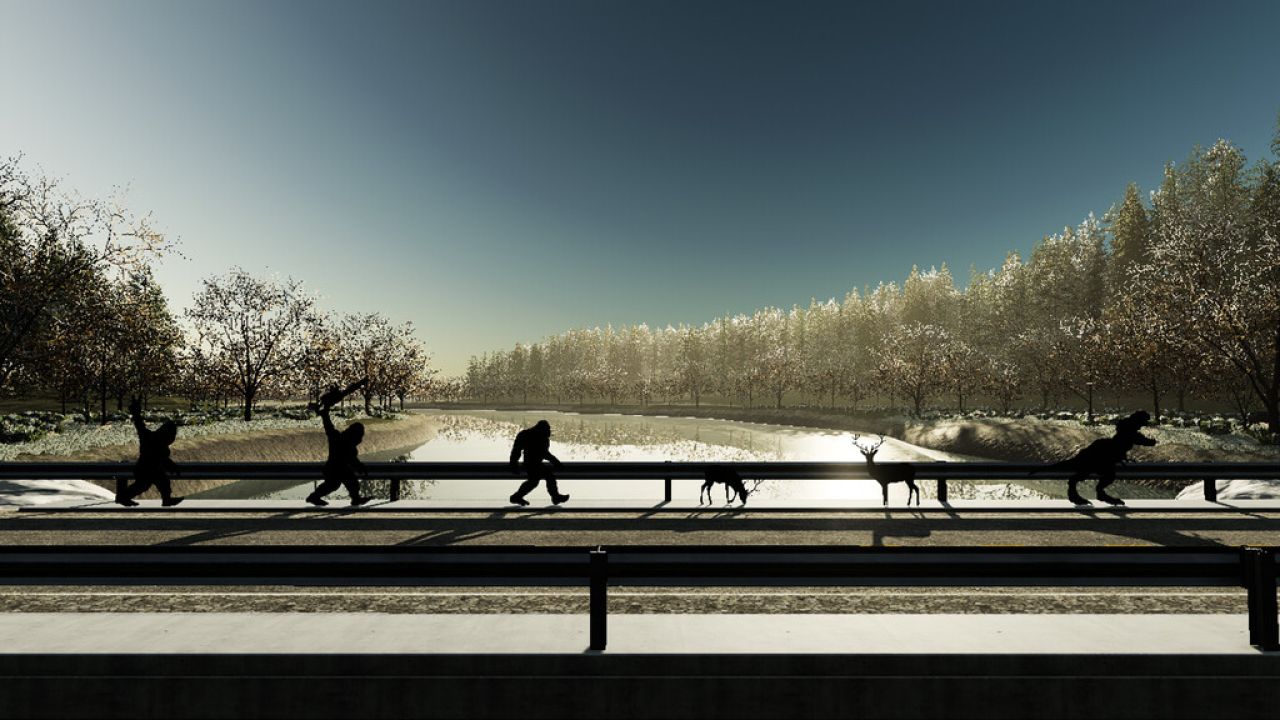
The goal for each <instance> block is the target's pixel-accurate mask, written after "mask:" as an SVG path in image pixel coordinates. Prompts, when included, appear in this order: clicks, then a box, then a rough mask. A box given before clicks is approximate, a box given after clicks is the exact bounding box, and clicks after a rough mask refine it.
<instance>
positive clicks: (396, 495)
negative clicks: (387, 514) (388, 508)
mask: <svg viewBox="0 0 1280 720" xmlns="http://www.w3.org/2000/svg"><path fill="white" fill-rule="evenodd" d="M399 499H400V478H391V502H395V501H397V500H399Z"/></svg>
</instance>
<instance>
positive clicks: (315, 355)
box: [0, 159, 434, 420]
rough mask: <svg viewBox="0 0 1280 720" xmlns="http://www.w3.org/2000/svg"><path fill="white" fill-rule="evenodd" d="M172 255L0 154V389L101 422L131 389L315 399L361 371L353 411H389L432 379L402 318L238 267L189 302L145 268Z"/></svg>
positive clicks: (119, 212)
mask: <svg viewBox="0 0 1280 720" xmlns="http://www.w3.org/2000/svg"><path fill="white" fill-rule="evenodd" d="M171 250H172V247H171V245H170V243H168V242H167V241H166V240H165V238H164V237H163V236H162V235H161V234H159V233H158V232H156V231H155V230H153V229H152V226H151V223H150V222H149V218H147V217H145V216H138V215H135V214H132V213H130V212H129V211H128V210H127V209H125V208H124V207H123V206H122V205H120V203H119V202H118V201H117V199H116V198H110V199H107V200H95V199H84V198H81V197H79V196H76V195H74V194H71V193H69V192H66V191H64V190H63V189H62V188H60V187H59V185H58V183H57V182H56V181H54V180H51V179H49V178H47V177H40V176H32V175H30V174H29V173H27V172H25V171H24V170H23V169H22V168H21V167H20V163H19V161H18V160H17V159H9V160H4V161H0V394H5V395H25V396H30V395H34V394H45V395H53V396H55V397H56V398H57V399H58V400H59V401H60V402H61V404H62V408H63V412H64V413H65V412H66V411H67V408H68V407H75V408H78V409H79V410H80V411H81V412H82V413H83V414H84V416H85V418H86V420H87V419H90V418H91V416H92V414H93V412H94V411H95V410H96V411H97V412H98V416H99V417H100V418H102V419H103V420H105V418H106V417H107V414H108V411H109V407H114V409H116V410H119V409H121V408H122V407H123V406H124V405H125V403H126V402H127V400H128V398H129V396H132V395H140V396H142V397H144V398H145V397H148V396H156V395H161V394H163V395H176V396H181V397H184V398H187V399H188V400H189V401H190V402H191V403H192V405H193V406H199V405H200V404H220V405H222V406H226V405H227V404H228V403H229V402H232V401H234V402H237V403H238V404H241V405H242V406H243V410H244V418H245V419H246V420H249V419H251V417H252V414H253V410H254V406H255V404H256V403H258V402H259V401H261V400H264V399H293V398H307V399H315V398H317V397H318V396H319V394H320V393H321V392H322V391H323V390H324V389H325V387H327V386H328V385H329V384H330V383H334V382H342V381H345V380H350V379H352V378H356V377H368V378H369V383H368V386H367V387H366V388H365V390H364V397H363V400H364V405H365V410H366V411H370V410H372V407H373V406H374V404H375V403H376V404H378V405H381V406H387V405H389V404H391V403H392V402H393V401H394V400H398V401H399V403H400V404H401V405H403V403H404V399H405V398H406V397H407V396H410V395H415V394H419V393H423V392H425V390H426V388H427V386H428V385H429V383H430V381H431V377H432V375H433V373H434V371H433V370H431V369H430V367H429V365H428V360H429V358H428V355H427V353H426V351H425V349H424V348H423V345H422V342H421V341H420V340H418V339H417V337H416V336H415V334H414V329H413V326H412V324H411V323H405V324H403V325H394V324H392V323H391V322H390V321H388V320H387V319H386V318H385V317H383V316H382V315H380V314H377V313H368V314H353V315H335V314H333V313H328V312H324V311H322V310H320V309H319V308H318V307H317V306H316V303H315V299H314V298H313V297H312V296H311V295H309V294H308V293H306V292H305V291H304V290H303V288H302V286H301V284H300V283H299V282H297V281H295V280H292V279H280V278H256V277H253V276H251V275H249V274H247V273H245V272H244V271H242V270H238V269H237V270H233V271H231V272H229V273H227V274H226V275H223V276H220V277H211V278H207V279H205V280H204V281H203V284H202V288H201V290H200V291H199V292H198V293H197V294H196V296H195V298H194V299H193V302H192V306H191V309H190V310H188V311H187V312H186V313H184V314H182V315H181V316H179V315H176V314H175V313H174V312H172V311H171V309H170V308H169V306H168V303H167V302H166V300H165V296H164V294H163V293H162V292H161V290H160V288H159V287H158V285H157V284H156V283H155V280H154V279H153V276H152V270H151V266H152V263H153V262H154V261H156V260H157V259H159V258H160V257H162V256H163V255H164V254H165V253H166V252H169V251H171Z"/></svg>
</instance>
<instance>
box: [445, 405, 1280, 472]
mask: <svg viewBox="0 0 1280 720" xmlns="http://www.w3.org/2000/svg"><path fill="white" fill-rule="evenodd" d="M423 407H431V408H435V409H440V410H445V411H449V410H453V411H467V410H482V409H497V410H521V411H536V410H555V411H557V412H566V413H584V414H604V413H620V414H625V415H646V416H656V417H694V418H705V419H709V420H732V421H737V422H752V423H767V424H772V425H791V426H795V427H808V428H819V429H823V430H840V431H845V432H863V433H878V434H882V435H886V436H888V437H892V438H895V439H898V440H902V441H903V442H907V443H910V444H912V445H919V446H920V447H924V448H928V449H931V450H938V451H942V452H948V453H957V454H960V455H973V456H978V457H983V458H989V459H991V460H1000V461H1004V462H1050V461H1055V460H1061V459H1063V458H1066V457H1069V456H1070V455H1071V454H1072V453H1074V452H1076V451H1077V450H1079V449H1080V448H1082V447H1084V446H1086V445H1088V444H1089V443H1091V442H1093V441H1094V440H1097V439H1098V438H1103V437H1109V436H1110V435H1111V434H1112V432H1113V430H1114V428H1113V427H1112V426H1110V425H1086V424H1084V423H1081V422H1079V421H1076V420H1058V419H1041V418H1035V417H1025V418H1001V417H963V416H955V417H943V418H912V417H909V416H906V415H890V414H880V413H847V412H839V411H828V410H818V409H809V408H781V409H776V408H742V407H726V406H702V407H692V406H688V405H649V406H646V407H639V406H623V407H614V406H606V405H587V406H574V405H563V406H556V405H490V406H485V407H480V406H475V405H468V404H435V405H430V406H426V405H424V406H423ZM1143 434H1145V435H1147V436H1149V437H1152V438H1154V439H1155V440H1156V441H1157V443H1158V444H1157V445H1156V446H1155V447H1139V448H1135V449H1134V450H1133V452H1132V453H1131V455H1130V458H1131V459H1132V460H1134V461H1136V462H1204V461H1217V462H1271V461H1280V446H1271V445H1262V444H1260V443H1259V442H1258V441H1257V440H1256V439H1254V438H1252V437H1249V436H1246V435H1241V434H1238V433H1232V434H1227V435H1209V434H1206V433H1204V432H1201V431H1200V430H1197V429H1194V428H1185V427H1170V426H1155V427H1148V428H1144V429H1143Z"/></svg>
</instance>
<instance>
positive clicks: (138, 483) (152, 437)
mask: <svg viewBox="0 0 1280 720" xmlns="http://www.w3.org/2000/svg"><path fill="white" fill-rule="evenodd" d="M129 417H130V418H132V420H133V427H134V429H135V430H137V431H138V461H137V462H135V463H134V464H133V483H132V484H130V485H129V487H127V488H125V490H124V492H123V493H119V494H117V495H116V502H117V503H119V504H121V505H124V506H125V507H137V505H138V503H137V501H135V500H134V498H136V497H138V496H139V495H141V494H142V493H144V492H146V491H148V490H150V489H151V486H152V485H154V486H155V487H156V489H157V490H159V491H160V504H161V505H163V506H165V507H173V506H174V505H177V504H178V503H180V502H182V500H183V498H181V497H174V495H173V490H172V488H171V487H170V485H169V474H170V473H172V474H173V475H178V474H179V473H178V466H177V465H174V464H173V459H172V458H170V457H169V446H170V445H172V444H173V441H174V440H177V439H178V426H177V425H175V424H174V423H172V422H164V423H161V424H160V427H158V428H156V429H155V430H149V429H147V424H146V423H145V422H143V421H142V399H141V398H138V397H134V398H133V399H132V400H131V401H130V402H129Z"/></svg>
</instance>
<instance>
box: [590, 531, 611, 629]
mask: <svg viewBox="0 0 1280 720" xmlns="http://www.w3.org/2000/svg"><path fill="white" fill-rule="evenodd" d="M608 592H609V555H608V553H606V552H605V550H604V548H596V549H595V550H592V551H591V645H590V648H591V649H592V650H596V651H602V650H604V646H605V644H606V643H607V642H608V635H609V631H608V624H607V623H608V618H609V595H608Z"/></svg>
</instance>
